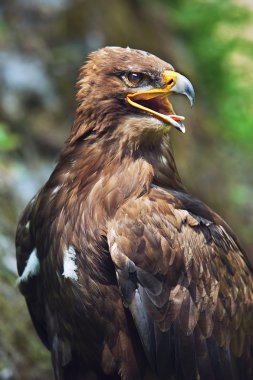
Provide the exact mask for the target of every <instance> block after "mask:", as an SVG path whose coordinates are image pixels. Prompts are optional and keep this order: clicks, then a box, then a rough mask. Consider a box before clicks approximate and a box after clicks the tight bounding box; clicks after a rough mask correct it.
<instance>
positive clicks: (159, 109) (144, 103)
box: [126, 70, 195, 132]
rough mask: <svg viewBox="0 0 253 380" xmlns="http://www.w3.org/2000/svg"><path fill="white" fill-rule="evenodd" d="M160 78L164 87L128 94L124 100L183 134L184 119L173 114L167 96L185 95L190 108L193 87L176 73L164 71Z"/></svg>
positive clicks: (192, 101)
mask: <svg viewBox="0 0 253 380" xmlns="http://www.w3.org/2000/svg"><path fill="white" fill-rule="evenodd" d="M162 77H163V82H164V87H162V88H153V89H151V90H146V91H139V92H135V93H130V94H128V95H127V97H126V100H127V102H128V103H129V104H130V105H131V106H133V107H135V108H138V109H140V110H143V111H145V112H148V113H150V114H151V115H152V116H154V117H156V118H159V119H161V120H163V121H165V122H167V123H168V124H170V125H173V126H174V127H175V128H177V129H178V130H180V131H181V132H185V126H184V124H183V123H182V121H183V120H184V119H185V118H184V117H183V116H179V115H176V114H175V112H174V110H173V107H172V105H171V103H170V102H169V100H168V95H170V94H171V93H178V94H182V95H186V96H187V98H188V99H189V101H190V103H191V106H192V105H193V103H194V100H195V94H194V89H193V86H192V84H191V82H190V81H189V80H188V79H187V78H186V77H185V76H183V75H181V74H179V73H177V72H176V71H172V70H164V72H163V74H162Z"/></svg>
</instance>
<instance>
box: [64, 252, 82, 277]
mask: <svg viewBox="0 0 253 380" xmlns="http://www.w3.org/2000/svg"><path fill="white" fill-rule="evenodd" d="M77 269H78V268H77V265H76V251H75V248H74V247H73V246H72V245H70V246H69V248H68V249H65V251H64V261H63V273H62V275H63V276H64V277H65V278H71V279H72V280H75V281H78V275H77Z"/></svg>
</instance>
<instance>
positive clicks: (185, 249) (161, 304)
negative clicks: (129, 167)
mask: <svg viewBox="0 0 253 380" xmlns="http://www.w3.org/2000/svg"><path fill="white" fill-rule="evenodd" d="M108 242H109V248H110V254H111V257H112V260H113V262H114V264H115V267H116V271H117V278H118V283H119V287H120V290H121V293H122V297H123V300H124V303H125V306H126V307H129V309H130V312H131V314H132V317H133V320H134V322H135V325H136V328H137V330H138V333H139V336H140V338H141V341H142V345H143V348H144V351H145V353H146V356H147V358H148V360H149V362H150V365H151V366H152V368H153V369H154V370H155V371H156V372H157V374H158V377H159V379H168V378H169V375H171V376H175V377H173V378H175V379H180V380H183V379H185V380H186V379H187V380H190V379H202V380H218V379H222V380H224V379H227V380H228V379H234V380H236V379H237V380H238V379H245V380H246V379H248V380H249V379H252V378H253V372H252V371H253V370H252V361H253V355H252V349H253V347H252V345H253V338H252V333H253V328H252V327H253V275H252V272H251V269H250V267H249V263H248V261H247V259H246V257H245V254H244V253H243V252H242V251H241V250H240V249H239V246H238V243H237V242H236V240H235V238H234V237H233V235H232V232H231V231H230V230H229V228H228V227H227V226H226V224H225V223H224V222H223V221H222V220H221V219H220V218H219V217H218V216H217V215H216V214H214V213H213V212H212V211H211V210H210V209H208V208H207V207H206V206H205V205H204V204H203V203H201V202H200V201H197V200H194V199H193V198H191V197H190V196H188V195H186V194H183V193H177V192H170V193H168V192H165V191H163V190H161V189H159V188H153V189H152V190H151V192H150V193H149V194H147V195H144V196H143V197H141V198H139V199H132V200H130V201H128V202H127V203H126V204H125V205H124V206H123V207H121V208H120V209H119V210H118V212H117V214H116V216H115V218H114V220H113V221H112V222H111V223H110V225H109V230H108Z"/></svg>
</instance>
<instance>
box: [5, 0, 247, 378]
mask: <svg viewBox="0 0 253 380" xmlns="http://www.w3.org/2000/svg"><path fill="white" fill-rule="evenodd" d="M105 45H119V46H122V47H126V46H128V45H129V46H130V47H133V48H139V49H143V50H147V51H149V52H152V53H154V54H156V55H158V56H159V57H161V58H163V59H164V60H166V61H168V62H170V63H172V65H173V66H174V67H175V68H176V69H177V71H179V72H181V73H183V74H185V75H186V76H187V77H188V78H189V79H190V80H191V82H192V83H193V85H194V87H195V90H196V96H197V97H196V105H195V107H194V108H193V109H192V110H191V109H190V107H189V106H188V104H187V102H186V101H185V100H184V99H183V100H178V101H177V102H176V106H175V108H176V109H180V112H179V113H180V114H183V115H186V116H187V119H186V123H185V124H186V127H187V133H186V134H185V135H182V134H179V133H177V131H173V136H172V137H173V142H174V151H175V156H176V160H177V163H178V167H179V171H180V173H181V176H182V177H183V180H184V183H185V184H186V185H187V187H188V189H189V191H190V192H191V193H193V194H194V195H196V196H197V197H199V198H200V199H202V200H203V201H205V202H206V203H207V204H208V205H210V206H211V207H212V208H213V209H214V210H216V211H217V212H219V213H220V214H221V215H222V216H223V217H224V218H225V220H227V221H228V223H229V224H230V225H231V226H232V228H233V229H234V231H235V232H236V234H237V235H238V237H239V238H240V240H241V242H242V243H243V245H244V246H245V248H246V249H247V250H248V251H249V253H250V254H251V255H252V257H253V170H252V164H253V106H252V105H253V46H252V45H253V1H252V0H223V1H220V0H191V1H188V0H173V1H170V0H157V1H154V0H153V1H148V0H146V1H144V0H106V1H105V0H12V1H9V0H1V2H0V215H1V216H0V380H3V379H5V380H10V379H15V380H30V379H31V380H42V379H45V378H47V379H48V380H49V379H52V372H51V369H50V358H49V355H48V353H47V352H46V350H45V349H44V348H43V347H42V345H41V343H40V342H39V340H38V338H37V336H36V334H35V332H34V330H33V328H32V326H31V322H30V318H29V316H28V312H27V310H26V307H25V303H24V300H23V298H22V297H21V296H20V294H19V293H18V290H17V287H16V285H15V281H16V264H15V250H14V235H15V228H16V224H17V220H18V217H19V215H20V213H21V211H22V209H23V208H24V206H25V204H26V203H27V202H28V201H29V199H30V198H31V197H32V196H33V194H34V193H35V192H36V191H37V190H38V189H39V188H40V186H41V185H42V184H43V183H44V181H45V180H46V179H47V178H48V175H49V174H50V172H51V170H52V168H53V166H54V163H55V160H56V158H57V155H58V153H59V151H60V148H61V146H62V144H63V142H64V140H65V139H66V137H67V136H68V132H69V129H70V126H71V123H72V120H73V112H74V107H75V102H74V94H75V87H74V86H75V81H76V78H77V75H78V70H79V67H80V65H81V64H82V62H83V61H84V60H85V57H86V55H87V54H88V52H89V51H91V50H94V49H98V48H100V47H102V46H105ZM182 109H183V110H182Z"/></svg>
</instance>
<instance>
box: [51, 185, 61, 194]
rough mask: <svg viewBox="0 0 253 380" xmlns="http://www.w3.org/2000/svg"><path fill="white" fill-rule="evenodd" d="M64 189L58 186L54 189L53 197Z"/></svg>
mask: <svg viewBox="0 0 253 380" xmlns="http://www.w3.org/2000/svg"><path fill="white" fill-rule="evenodd" d="M61 188H62V185H58V186H56V187H55V188H54V190H53V191H52V194H51V195H55V194H57V193H58V191H59V190H60V189H61Z"/></svg>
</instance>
